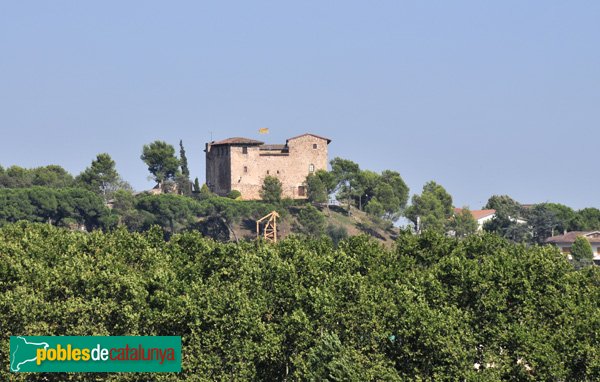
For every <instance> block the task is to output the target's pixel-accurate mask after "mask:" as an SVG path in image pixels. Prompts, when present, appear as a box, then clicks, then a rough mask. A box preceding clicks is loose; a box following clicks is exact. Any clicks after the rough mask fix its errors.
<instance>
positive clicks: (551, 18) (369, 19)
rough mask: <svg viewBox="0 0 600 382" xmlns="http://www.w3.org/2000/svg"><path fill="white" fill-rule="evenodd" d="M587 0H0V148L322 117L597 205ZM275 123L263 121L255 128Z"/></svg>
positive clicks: (402, 158)
mask: <svg viewBox="0 0 600 382" xmlns="http://www.w3.org/2000/svg"><path fill="white" fill-rule="evenodd" d="M598 20H600V2H598V1H576V2H573V1H497V2H482V1H400V0H395V1H376V2H373V1H369V2H367V1H302V2H299V1H298V2H291V1H214V2H201V1H176V2H173V1H170V2H165V1H160V2H159V1H126V2H125V1H106V0H103V1H97V2H88V1H86V2H82V1H75V0H74V1H61V0H57V1H51V2H50V1H37V2H36V1H26V0H25V1H2V2H0V165H2V166H4V167H8V166H11V165H19V166H22V167H36V166H43V165H48V164H58V165H61V166H63V167H64V168H65V169H67V170H68V171H69V172H71V173H73V174H78V173H79V172H81V171H82V170H84V169H85V168H86V167H87V166H89V165H90V163H91V161H92V160H93V159H94V158H95V156H96V155H97V154H98V153H102V152H107V153H109V154H110V155H111V156H112V157H113V159H114V160H115V161H116V163H117V169H118V171H119V172H120V174H121V175H122V177H123V178H124V179H125V180H127V181H128V182H129V183H131V184H132V186H133V187H134V188H135V189H137V190H144V189H149V188H151V187H152V186H153V182H152V181H151V180H149V173H148V171H147V167H146V166H145V165H144V163H143V162H142V161H141V160H140V155H141V151H142V147H143V145H144V144H148V143H150V142H152V141H155V140H164V141H166V142H169V143H171V144H173V145H175V146H177V145H178V143H179V140H180V139H182V140H183V143H184V146H185V148H186V152H187V157H188V161H189V163H190V165H189V166H190V171H191V175H192V177H196V176H197V177H198V178H199V180H200V182H203V180H204V177H205V160H204V152H203V150H204V144H205V142H207V141H209V140H210V139H211V137H212V139H215V140H217V139H224V138H227V137H235V136H243V137H248V138H254V139H260V140H263V141H266V142H267V143H284V142H285V139H286V138H289V137H293V136H295V135H299V134H302V133H306V132H311V133H314V134H318V135H322V136H326V137H328V138H330V139H331V140H332V142H331V144H330V145H329V156H330V159H332V158H334V157H342V158H346V159H351V160H353V161H355V162H357V163H359V165H360V166H361V168H362V169H369V170H373V171H382V170H385V169H391V170H395V171H398V172H399V173H400V174H401V176H402V177H403V179H404V180H405V182H406V183H407V185H408V186H409V187H410V190H411V193H420V192H421V189H422V187H423V185H424V184H425V183H426V182H428V181H430V180H434V181H436V182H437V183H439V184H441V185H442V186H444V187H445V188H446V190H447V191H448V192H449V193H450V194H451V195H452V196H453V199H454V204H455V205H456V206H469V207H470V208H472V209H478V208H481V207H482V206H483V205H484V204H485V203H486V201H487V199H488V198H489V197H490V196H491V195H494V194H507V195H510V196H511V197H513V198H514V199H516V200H518V201H520V202H521V203H539V202H557V203H563V204H566V205H569V206H571V207H573V208H576V209H579V208H584V207H600V192H599V191H598V190H600V176H596V175H594V174H596V173H597V170H596V165H597V164H598V158H599V156H600V49H599V43H598V42H599V41H600V22H598ZM262 127H267V128H269V131H270V133H269V134H268V135H259V134H258V129H259V128H262Z"/></svg>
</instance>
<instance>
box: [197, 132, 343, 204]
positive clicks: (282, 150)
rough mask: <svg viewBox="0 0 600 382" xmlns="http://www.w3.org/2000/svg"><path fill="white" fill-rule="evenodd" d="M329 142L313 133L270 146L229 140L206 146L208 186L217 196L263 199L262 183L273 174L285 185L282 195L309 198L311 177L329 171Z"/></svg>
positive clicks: (242, 140)
mask: <svg viewBox="0 0 600 382" xmlns="http://www.w3.org/2000/svg"><path fill="white" fill-rule="evenodd" d="M330 142H331V140H330V139H328V138H324V137H320V136H318V135H314V134H303V135H299V136H297V137H293V138H289V139H287V140H286V142H285V144H278V145H270V144H265V143H264V142H261V141H256V140H253V139H248V138H228V139H224V140H222V141H217V142H214V141H213V142H210V143H207V144H206V148H205V150H204V152H205V153H206V184H207V186H208V188H209V189H210V190H211V191H212V192H214V193H216V194H218V195H223V196H224V195H227V194H228V193H229V192H230V191H231V190H238V191H239V192H240V193H241V194H242V199H260V190H261V188H262V185H263V180H264V178H265V177H266V176H268V175H271V176H274V177H277V178H279V180H280V181H281V183H282V191H283V192H282V196H283V197H288V198H292V199H304V198H306V186H305V184H304V183H305V181H306V177H307V176H308V174H310V173H313V172H315V171H318V170H327V162H328V160H327V159H328V157H327V145H328V144H329V143H330Z"/></svg>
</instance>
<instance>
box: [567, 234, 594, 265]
mask: <svg viewBox="0 0 600 382" xmlns="http://www.w3.org/2000/svg"><path fill="white" fill-rule="evenodd" d="M571 256H572V257H573V263H574V265H575V267H576V268H582V267H587V266H590V265H592V264H593V262H592V260H593V258H594V251H593V250H592V245H591V244H590V242H589V241H588V239H586V238H585V237H583V236H578V237H577V238H576V239H575V241H574V242H573V245H572V246H571Z"/></svg>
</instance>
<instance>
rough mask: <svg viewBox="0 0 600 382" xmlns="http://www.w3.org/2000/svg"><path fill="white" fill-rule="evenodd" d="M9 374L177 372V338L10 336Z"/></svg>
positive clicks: (179, 361) (179, 365)
mask: <svg viewBox="0 0 600 382" xmlns="http://www.w3.org/2000/svg"><path fill="white" fill-rule="evenodd" d="M10 371H11V372H16V373H18V372H28V373H31V372H34V373H35V372H45V373H48V372H163V373H164V372H180V371H181V337H176V336H156V337H150V336H139V337H132V336H129V337H126V336H121V337H106V336H104V337H100V336H98V337H76V336H65V337H49V336H40V337H30V336H17V337H10Z"/></svg>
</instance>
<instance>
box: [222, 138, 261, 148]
mask: <svg viewBox="0 0 600 382" xmlns="http://www.w3.org/2000/svg"><path fill="white" fill-rule="evenodd" d="M210 144H211V146H217V145H262V144H264V142H261V141H257V140H254V139H250V138H243V137H233V138H227V139H223V140H222V141H217V142H211V143H210Z"/></svg>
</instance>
